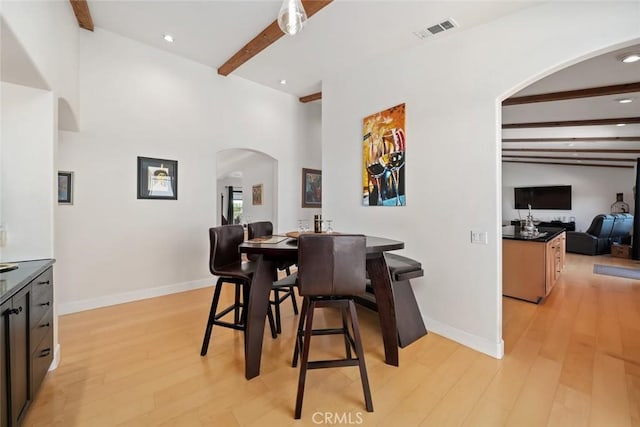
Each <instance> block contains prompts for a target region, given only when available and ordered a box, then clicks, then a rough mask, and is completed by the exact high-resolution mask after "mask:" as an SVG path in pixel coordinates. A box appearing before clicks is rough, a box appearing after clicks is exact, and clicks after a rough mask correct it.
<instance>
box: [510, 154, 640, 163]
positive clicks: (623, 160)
mask: <svg viewBox="0 0 640 427" xmlns="http://www.w3.org/2000/svg"><path fill="white" fill-rule="evenodd" d="M502 158H503V159H523V158H524V159H543V160H589V161H598V162H635V161H636V159H613V158H611V157H569V156H567V157H562V156H559V157H555V156H505V155H503V156H502Z"/></svg>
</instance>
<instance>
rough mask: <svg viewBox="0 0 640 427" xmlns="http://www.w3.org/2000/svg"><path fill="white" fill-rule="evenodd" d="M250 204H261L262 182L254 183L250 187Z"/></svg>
mask: <svg viewBox="0 0 640 427" xmlns="http://www.w3.org/2000/svg"><path fill="white" fill-rule="evenodd" d="M251 204H252V205H254V206H259V205H262V184H257V185H254V186H253V187H252V188H251Z"/></svg>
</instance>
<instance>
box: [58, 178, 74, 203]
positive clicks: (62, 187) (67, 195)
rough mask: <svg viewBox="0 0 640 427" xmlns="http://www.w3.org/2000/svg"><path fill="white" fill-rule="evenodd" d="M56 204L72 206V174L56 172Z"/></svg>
mask: <svg viewBox="0 0 640 427" xmlns="http://www.w3.org/2000/svg"><path fill="white" fill-rule="evenodd" d="M58 204H60V205H72V204H73V172H65V171H58Z"/></svg>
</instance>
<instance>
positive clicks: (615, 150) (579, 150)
mask: <svg viewBox="0 0 640 427" xmlns="http://www.w3.org/2000/svg"><path fill="white" fill-rule="evenodd" d="M505 151H514V152H519V153H528V152H536V153H616V154H640V150H628V149H621V148H503V149H502V152H503V153H504V152H505Z"/></svg>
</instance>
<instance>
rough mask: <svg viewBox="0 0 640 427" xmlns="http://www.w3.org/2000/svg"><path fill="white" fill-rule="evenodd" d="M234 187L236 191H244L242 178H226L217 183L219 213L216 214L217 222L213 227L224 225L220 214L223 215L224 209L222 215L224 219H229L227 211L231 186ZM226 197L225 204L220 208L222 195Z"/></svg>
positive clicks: (213, 223)
mask: <svg viewBox="0 0 640 427" xmlns="http://www.w3.org/2000/svg"><path fill="white" fill-rule="evenodd" d="M230 185H231V186H233V188H234V189H240V190H242V178H224V179H218V181H217V191H218V193H217V195H216V197H217V199H216V200H217V201H218V203H217V208H216V209H217V211H216V214H215V222H212V223H211V226H214V225H222V219H221V218H220V214H221V212H220V211H221V209H222V215H224V217H225V218H226V217H227V210H228V209H229V207H228V206H229V188H228V187H229V186H230ZM221 194H222V195H223V196H224V199H223V202H222V207H220V195H221Z"/></svg>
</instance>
